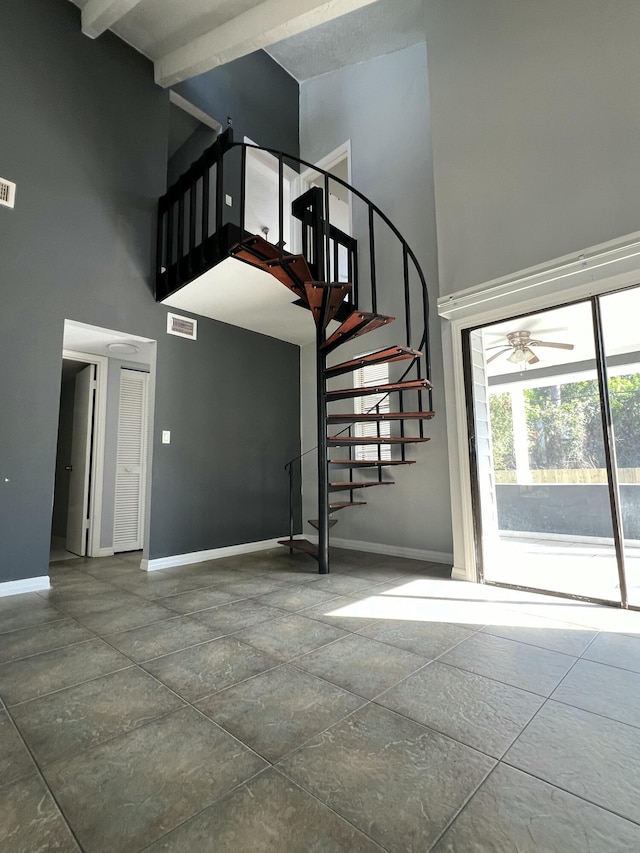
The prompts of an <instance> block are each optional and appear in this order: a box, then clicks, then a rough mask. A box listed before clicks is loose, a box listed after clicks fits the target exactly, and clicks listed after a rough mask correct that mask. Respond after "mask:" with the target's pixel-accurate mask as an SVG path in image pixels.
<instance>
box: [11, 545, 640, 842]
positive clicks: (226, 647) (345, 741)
mask: <svg viewBox="0 0 640 853" xmlns="http://www.w3.org/2000/svg"><path fill="white" fill-rule="evenodd" d="M138 562H139V555H135V554H134V555H126V556H122V557H117V558H107V559H102V560H73V561H69V562H64V561H61V562H56V563H54V564H53V565H52V566H51V579H52V588H51V590H50V591H48V592H46V593H29V594H25V595H20V596H14V597H11V598H9V597H7V598H2V599H0V698H1V700H2V701H1V702H0V850H2V851H7V853H36V851H42V853H44V851H46V852H47V853H48V851H63V852H64V853H66V851H78V850H83V851H87V853H119V852H120V851H127V853H137V851H143V850H144V851H148V853H160V851H173V853H178V851H187V852H188V853H201V851H202V853H208V851H215V853H243V851H251V853H254V851H269V853H291V852H292V851H296V853H298V851H299V853H308V852H309V851H310V852H311V853H338V851H363V853H370V852H371V853H372V851H382V850H386V851H392V853H412V851H416V852H417V851H420V853H426V851H435V853H445V851H451V852H452V853H466V851H492V853H496V851H497V853H502V851H504V853H507V851H515V850H518V851H519V853H527V852H528V851H530V852H531V853H533V851H535V853H539V851H549V853H565V851H566V853H586V851H589V853H597V852H598V851H601V852H602V853H605V851H606V853H611V851H621V852H622V851H625V852H626V851H632V850H633V851H635V850H640V614H638V613H631V612H622V611H617V610H611V609H606V608H601V607H595V606H592V605H587V604H584V603H574V602H571V601H567V600H561V599H554V598H549V597H544V596H538V595H530V594H524V593H517V592H515V591H508V590H501V589H497V588H491V587H482V586H476V585H472V584H465V583H457V582H452V581H449V580H446V579H444V578H443V577H442V575H443V567H439V566H436V565H434V564H427V563H417V562H414V561H409V560H400V559H395V558H388V557H379V556H375V555H367V554H360V553H355V552H346V551H342V552H338V551H336V552H335V553H334V554H333V567H332V568H333V571H332V574H331V575H329V576H328V577H320V576H319V575H318V574H317V573H316V571H315V566H314V563H313V562H312V561H311V560H310V559H309V558H308V557H306V556H305V555H293V556H290V555H289V554H288V553H287V552H286V551H284V550H282V551H267V552H260V553H256V554H252V555H247V556H243V557H234V558H228V559H224V560H218V561H215V562H211V563H207V564H199V565H192V566H187V567H183V568H179V569H172V570H165V571H158V572H153V573H150V574H148V575H147V574H143V573H142V572H140V571H139V570H138V569H137V563H138Z"/></svg>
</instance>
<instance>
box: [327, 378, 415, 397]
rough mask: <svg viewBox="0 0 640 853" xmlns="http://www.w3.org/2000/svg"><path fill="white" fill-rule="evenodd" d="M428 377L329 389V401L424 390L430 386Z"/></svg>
mask: <svg viewBox="0 0 640 853" xmlns="http://www.w3.org/2000/svg"><path fill="white" fill-rule="evenodd" d="M430 387H431V383H430V382H429V380H428V379H410V380H407V381H405V382H389V383H388V384H386V385H368V386H366V387H365V386H362V387H360V388H338V390H337V391H327V402H331V401H332V400H347V399H348V398H349V397H368V396H369V395H371V394H389V393H391V392H392V391H422V390H424V389H426V388H430Z"/></svg>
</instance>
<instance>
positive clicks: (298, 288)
mask: <svg viewBox="0 0 640 853" xmlns="http://www.w3.org/2000/svg"><path fill="white" fill-rule="evenodd" d="M229 254H230V255H232V256H233V257H234V258H237V259H238V260H239V261H244V263H246V264H250V265H251V266H252V267H257V268H258V269H261V270H264V271H265V272H268V273H270V274H271V275H272V276H274V278H277V279H278V281H279V282H281V283H282V284H284V286H285V287H288V288H289V290H291V291H292V292H293V293H295V295H296V296H297V297H298V299H300V300H301V302H302V303H303V304H304V306H305V308H306V307H308V305H307V294H306V292H305V289H304V283H305V281H308V280H309V279H311V273H310V272H309V267H308V266H307V262H306V261H305V259H304V258H303V257H302V255H292V254H291V253H290V252H283V255H282V259H281V258H280V250H279V248H278V246H274V245H273V244H272V243H268V242H267V241H266V240H264V239H263V238H262V237H258V236H257V235H253V236H252V237H248V238H246V239H245V240H244V241H243V242H242V243H238V244H237V245H235V246H233V247H232V248H231V249H230V250H229Z"/></svg>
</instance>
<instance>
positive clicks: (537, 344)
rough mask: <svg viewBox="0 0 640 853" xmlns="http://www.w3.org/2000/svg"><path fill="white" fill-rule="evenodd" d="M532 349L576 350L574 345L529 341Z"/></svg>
mask: <svg viewBox="0 0 640 853" xmlns="http://www.w3.org/2000/svg"><path fill="white" fill-rule="evenodd" d="M529 346H530V347H553V348H554V349H574V345H573V344H554V343H552V342H551V341H529Z"/></svg>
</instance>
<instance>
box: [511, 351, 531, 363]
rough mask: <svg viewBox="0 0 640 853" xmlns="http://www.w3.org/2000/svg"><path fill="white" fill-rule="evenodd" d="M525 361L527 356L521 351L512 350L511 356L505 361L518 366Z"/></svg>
mask: <svg viewBox="0 0 640 853" xmlns="http://www.w3.org/2000/svg"><path fill="white" fill-rule="evenodd" d="M526 360H527V354H526V353H525V351H524V350H521V349H514V351H513V352H512V353H511V355H510V356H509V358H508V359H507V361H510V362H511V364H520V363H521V362H523V361H526Z"/></svg>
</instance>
